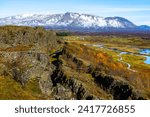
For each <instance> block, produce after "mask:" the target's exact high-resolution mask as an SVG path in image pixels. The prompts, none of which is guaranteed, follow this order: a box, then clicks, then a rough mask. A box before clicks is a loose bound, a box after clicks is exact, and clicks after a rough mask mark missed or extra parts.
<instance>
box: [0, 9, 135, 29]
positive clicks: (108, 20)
mask: <svg viewBox="0 0 150 117" xmlns="http://www.w3.org/2000/svg"><path fill="white" fill-rule="evenodd" d="M0 25H18V26H45V27H53V28H55V27H60V28H61V27H63V28H64V27H65V28H88V29H89V28H92V29H99V28H134V27H135V25H134V24H133V23H132V22H130V21H129V20H127V19H125V18H122V17H99V16H94V15H88V14H80V13H71V12H67V13H64V14H53V15H51V14H23V15H17V16H11V17H6V18H1V19H0Z"/></svg>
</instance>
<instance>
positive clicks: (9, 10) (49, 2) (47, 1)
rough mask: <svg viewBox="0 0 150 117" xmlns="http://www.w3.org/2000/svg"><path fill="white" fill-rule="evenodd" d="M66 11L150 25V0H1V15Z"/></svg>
mask: <svg viewBox="0 0 150 117" xmlns="http://www.w3.org/2000/svg"><path fill="white" fill-rule="evenodd" d="M65 12H78V13H87V14H93V15H98V16H103V17H107V16H120V17H125V18H127V19H129V20H130V21H132V22H134V23H135V24H137V25H141V24H146V25H150V0H0V17H6V16H12V15H17V14H26V13H36V14H39V13H50V14H55V13H65Z"/></svg>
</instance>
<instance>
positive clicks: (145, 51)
mask: <svg viewBox="0 0 150 117" xmlns="http://www.w3.org/2000/svg"><path fill="white" fill-rule="evenodd" d="M140 54H144V55H146V56H145V57H146V60H145V61H144V63H145V64H150V48H149V49H141V50H140Z"/></svg>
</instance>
